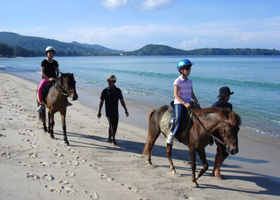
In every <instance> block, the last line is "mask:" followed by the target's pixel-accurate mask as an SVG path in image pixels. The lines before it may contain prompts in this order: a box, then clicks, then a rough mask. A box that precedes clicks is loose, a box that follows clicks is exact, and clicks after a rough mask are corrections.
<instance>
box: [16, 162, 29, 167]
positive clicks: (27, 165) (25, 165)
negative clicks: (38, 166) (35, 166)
mask: <svg viewBox="0 0 280 200" xmlns="http://www.w3.org/2000/svg"><path fill="white" fill-rule="evenodd" d="M18 163H19V164H22V165H23V166H24V167H28V168H32V165H31V164H29V163H23V162H18Z"/></svg>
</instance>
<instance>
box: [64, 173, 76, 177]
mask: <svg viewBox="0 0 280 200" xmlns="http://www.w3.org/2000/svg"><path fill="white" fill-rule="evenodd" d="M65 173H66V176H67V177H68V178H71V177H74V176H76V174H75V173H73V172H69V171H66V172H65Z"/></svg>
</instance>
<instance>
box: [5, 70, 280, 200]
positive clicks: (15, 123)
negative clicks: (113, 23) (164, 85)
mask: <svg viewBox="0 0 280 200" xmlns="http://www.w3.org/2000/svg"><path fill="white" fill-rule="evenodd" d="M0 77H1V79H0V81H1V82H0V83H1V94H2V96H0V110H1V124H0V126H1V127H0V135H1V136H0V140H1V155H2V156H1V157H0V159H1V160H0V161H1V163H2V164H1V166H0V176H1V178H2V181H1V183H0V192H1V195H0V197H1V198H3V199H15V198H19V197H21V198H22V199H31V200H33V199H34V200H35V199H38V197H40V198H41V199H51V198H56V199H73V198H74V199H213V200H214V199H230V200H235V199H236V198H238V199H240V200H247V199H278V198H279V187H280V175H279V167H278V166H279V165H280V161H279V156H278V155H279V153H280V148H279V144H272V142H271V141H270V140H269V139H267V140H264V139H262V140H256V137H255V136H254V133H253V132H250V131H246V130H243V129H242V130H240V135H239V148H240V152H239V153H238V154H237V155H235V156H229V157H228V158H227V159H226V161H225V163H224V165H223V166H222V168H221V170H222V174H223V175H224V176H225V180H222V181H221V180H218V179H216V178H215V177H212V176H210V173H211V170H212V168H213V160H214V156H215V151H216V146H215V145H213V146H209V145H208V146H207V147H206V152H207V159H208V163H209V169H208V171H207V172H206V173H205V175H203V176H202V177H201V178H200V179H199V180H198V183H199V184H200V186H201V188H198V189H194V188H192V183H191V172H190V166H189V164H188V160H189V156H188V150H187V147H186V146H183V145H181V144H179V143H177V142H176V143H175V144H174V149H173V162H174V164H175V167H176V169H177V172H178V173H179V174H181V175H180V176H173V175H171V172H170V170H169V165H168V161H167V158H166V156H165V142H164V137H162V136H160V137H159V139H158V140H157V142H156V145H155V148H154V151H153V156H152V159H153V164H154V166H153V167H152V166H147V165H146V159H147V158H146V157H145V156H143V155H141V152H142V149H143V145H144V143H145V142H146V137H147V129H145V128H141V127H139V126H138V127H137V126H135V125H133V124H132V123H128V122H126V121H125V120H124V121H123V120H121V121H120V123H119V128H118V132H117V136H116V139H117V142H118V146H117V147H113V146H112V145H111V144H110V143H108V142H107V134H108V133H107V130H108V122H107V120H106V118H105V117H104V116H103V117H102V118H101V119H98V118H97V116H96V115H97V112H96V110H95V109H93V108H91V107H88V106H86V105H85V104H86V103H85V104H84V103H83V102H82V101H81V100H78V101H76V102H73V106H72V107H69V109H67V133H68V138H69V142H70V146H69V147H67V146H65V145H64V143H63V138H62V129H61V122H60V116H59V114H56V115H55V120H56V125H55V129H54V130H55V137H56V139H55V140H52V139H50V137H49V136H48V134H46V133H44V132H43V130H42V128H41V127H42V125H41V123H40V122H38V116H37V115H38V114H37V113H36V101H35V90H36V87H37V85H36V84H35V83H34V82H30V81H26V80H24V79H22V78H19V77H17V76H14V75H11V74H9V73H2V72H0ZM77 92H78V95H79V96H80V97H81V96H83V92H82V91H80V90H78V91H77ZM85 92H86V91H85ZM19 96H24V97H25V98H23V99H21V100H20V99H19V98H18V97H19ZM80 97H79V98H80ZM96 97H98V98H96V99H97V100H96V101H97V102H98V103H99V93H98V92H96ZM92 98H95V97H92ZM88 100H90V99H88ZM125 101H126V103H127V105H129V107H128V109H129V112H130V116H129V118H130V117H131V118H132V120H134V121H137V117H139V118H141V119H142V120H143V121H144V120H145V121H146V122H147V116H142V115H146V113H145V112H146V111H143V110H142V109H141V108H140V107H138V106H139V105H137V106H136V108H134V107H133V106H135V104H134V103H133V102H130V101H127V100H125ZM91 103H93V102H91ZM97 106H98V105H97ZM103 109H104V108H103ZM119 109H120V113H121V116H124V114H123V110H122V107H120V108H119ZM134 110H135V114H134ZM148 110H149V109H148V108H147V111H148ZM103 111H104V110H103ZM136 111H138V112H136ZM140 111H141V112H144V114H141V113H139V112H140ZM129 118H125V119H129ZM139 124H140V123H139ZM197 162H199V163H198V165H197V168H198V169H197V170H199V169H200V168H201V164H200V161H199V159H197ZM170 188H172V189H170Z"/></svg>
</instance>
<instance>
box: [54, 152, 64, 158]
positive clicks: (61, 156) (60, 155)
mask: <svg viewBox="0 0 280 200" xmlns="http://www.w3.org/2000/svg"><path fill="white" fill-rule="evenodd" d="M53 155H54V156H56V157H59V158H64V155H63V154H61V153H55V154H53Z"/></svg>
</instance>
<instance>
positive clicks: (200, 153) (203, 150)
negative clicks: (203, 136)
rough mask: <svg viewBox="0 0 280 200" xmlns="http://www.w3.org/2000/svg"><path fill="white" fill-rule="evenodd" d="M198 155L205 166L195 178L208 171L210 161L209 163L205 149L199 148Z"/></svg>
mask: <svg viewBox="0 0 280 200" xmlns="http://www.w3.org/2000/svg"><path fill="white" fill-rule="evenodd" d="M197 152H198V155H199V158H200V160H201V162H202V164H203V168H202V169H201V170H200V172H199V173H198V174H197V176H196V177H195V179H196V180H197V179H198V178H199V177H201V176H202V175H203V174H204V172H206V171H207V170H208V167H209V165H208V163H207V159H206V154H205V149H204V148H203V149H201V150H198V151H197Z"/></svg>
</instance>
